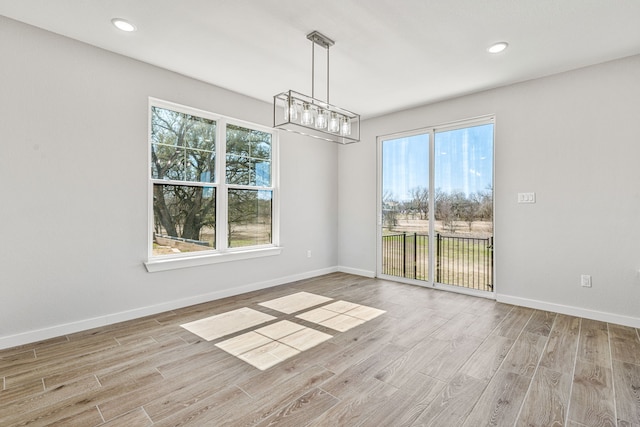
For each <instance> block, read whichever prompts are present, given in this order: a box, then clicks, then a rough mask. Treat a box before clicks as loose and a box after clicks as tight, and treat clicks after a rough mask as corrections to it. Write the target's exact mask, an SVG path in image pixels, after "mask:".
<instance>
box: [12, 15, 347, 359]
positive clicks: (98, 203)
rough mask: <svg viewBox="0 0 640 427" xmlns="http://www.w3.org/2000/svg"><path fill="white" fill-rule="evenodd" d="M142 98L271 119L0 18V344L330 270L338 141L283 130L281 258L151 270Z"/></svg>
mask: <svg viewBox="0 0 640 427" xmlns="http://www.w3.org/2000/svg"><path fill="white" fill-rule="evenodd" d="M211 72H212V73H215V70H211ZM149 96H152V97H156V98H160V99H164V100H168V101H173V102H177V103H180V104H185V105H189V106H192V107H195V108H200V109H204V110H209V111H213V112H215V113H219V114H223V115H227V116H230V117H234V118H238V119H242V120H248V121H251V122H254V123H259V124H263V125H271V117H272V116H271V115H272V112H271V106H270V105H269V104H266V103H263V102H260V101H256V100H254V99H251V98H247V97H244V96H241V95H238V94H236V93H232V92H229V91H226V90H224V89H221V88H218V87H214V86H211V85H207V84H205V83H202V82H199V81H196V80H193V79H189V78H186V77H184V76H181V75H178V74H175V73H172V72H169V71H165V70H162V69H159V68H156V67H153V66H151V65H148V64H144V63H141V62H138V61H134V60H131V59H128V58H125V57H122V56H119V55H116V54H112V53H109V52H106V51H104V50H101V49H97V48H95V47H92V46H89V45H86V44H82V43H79V42H76V41H73V40H70V39H67V38H64V37H61V36H57V35H54V34H52V33H48V32H45V31H42V30H39V29H36V28H34V27H30V26H27V25H24V24H21V23H18V22H16V21H12V20H9V19H6V18H4V17H0V148H1V151H0V182H1V183H2V185H3V189H2V200H1V202H0V224H1V225H0V227H1V229H2V238H1V240H0V302H1V308H0V348H3V347H8V346H12V345H17V344H21V343H24V342H29V341H33V340H37V339H42V338H48V337H51V336H55V335H59V334H63V333H67V332H72V331H75V330H80V329H85V328H88V327H93V326H98V325H101V324H105V323H110V322H115V321H119V320H124V319H128V318H133V317H137V316H140V315H145V314H149V313H153V312H157V311H162V310H167V309H170V308H174V307H178V306H183V305H188V304H192V303H196V302H200V301H204V300H208V299H214V298H217V297H220V296H225V295H230V294H234V293H239V292H244V291H247V290H250V289H254V288H258V287H263V286H269V285H274V284H279V283H284V282H287V281H290V280H295V279H299V278H302V277H310V276H313V275H317V274H321V273H324V272H327V271H334V270H335V268H336V265H337V243H336V240H335V236H336V234H337V190H336V189H337V155H338V151H337V147H335V146H334V145H331V144H326V143H322V142H318V141H315V140H311V139H307V138H302V137H296V136H295V135H292V134H288V133H287V132H283V134H282V135H281V139H280V143H281V145H280V154H281V155H280V164H281V167H280V179H281V182H280V183H281V186H280V189H281V191H280V194H281V244H282V246H283V248H284V249H283V251H282V254H281V255H279V256H275V257H267V258H260V259H254V260H246V261H235V262H231V263H225V264H215V265H210V266H203V267H195V268H187V269H180V270H173V271H167V272H158V273H147V272H146V270H145V268H144V266H143V261H145V258H146V255H147V227H148V224H147V206H148V202H147V200H148V195H147V185H148V183H147V176H148V173H147V167H148V166H147V152H148V149H149V148H148V141H147V129H148V125H147V121H148V111H147V110H148V97H149ZM307 249H311V250H312V251H313V257H312V258H310V259H309V258H307V257H306V252H307Z"/></svg>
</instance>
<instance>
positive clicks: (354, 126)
mask: <svg viewBox="0 0 640 427" xmlns="http://www.w3.org/2000/svg"><path fill="white" fill-rule="evenodd" d="M307 39H309V40H310V41H311V96H307V95H303V94H301V93H299V92H295V91H292V90H288V91H286V92H282V93H279V94H277V95H275V96H274V97H273V127H275V128H277V129H283V130H286V131H289V132H295V133H299V134H301V135H307V136H311V137H313V138H318V139H323V140H325V141H330V142H336V143H338V144H351V143H354V142H358V141H360V115H359V114H356V113H353V112H351V111H349V110H345V109H344V108H340V107H337V106H335V105H332V104H330V103H329V48H330V47H331V46H333V45H334V44H335V43H334V42H333V40H331V39H330V38H328V37H327V36H324V35H322V34H320V33H319V32H317V31H313V32H312V33H309V34H307ZM316 45H318V46H320V47H323V48H325V49H326V50H327V99H326V100H325V101H322V100H320V99H317V98H316V97H315V46H316Z"/></svg>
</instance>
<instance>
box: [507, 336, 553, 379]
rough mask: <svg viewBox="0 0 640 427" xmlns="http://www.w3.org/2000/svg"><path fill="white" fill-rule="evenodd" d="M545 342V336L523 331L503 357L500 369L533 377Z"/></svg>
mask: <svg viewBox="0 0 640 427" xmlns="http://www.w3.org/2000/svg"><path fill="white" fill-rule="evenodd" d="M546 344H547V338H546V337H544V336H540V335H537V334H535V333H532V332H523V333H522V334H520V336H519V337H518V339H517V340H516V342H515V343H514V344H513V346H512V347H511V351H510V352H509V354H507V357H505V359H504V362H503V363H502V367H501V369H503V370H505V371H507V372H513V373H514V374H518V375H521V376H524V377H527V378H531V377H533V374H534V373H535V371H536V367H537V366H538V362H539V361H540V356H541V355H542V352H543V351H544V348H545V345H546Z"/></svg>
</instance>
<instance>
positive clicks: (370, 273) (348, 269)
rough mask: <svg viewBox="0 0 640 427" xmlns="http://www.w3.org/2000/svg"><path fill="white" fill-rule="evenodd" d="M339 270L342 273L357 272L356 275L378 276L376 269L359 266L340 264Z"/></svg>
mask: <svg viewBox="0 0 640 427" xmlns="http://www.w3.org/2000/svg"><path fill="white" fill-rule="evenodd" d="M337 271H339V272H341V273H348V274H355V275H356V276H364V277H370V278H373V277H376V272H375V271H369V270H360V269H358V268H351V267H344V266H338V270H337Z"/></svg>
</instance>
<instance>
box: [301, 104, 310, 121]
mask: <svg viewBox="0 0 640 427" xmlns="http://www.w3.org/2000/svg"><path fill="white" fill-rule="evenodd" d="M300 123H302V124H303V125H305V126H312V125H313V110H312V109H311V106H310V105H309V104H304V105H303V107H302V118H301V119H300Z"/></svg>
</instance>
